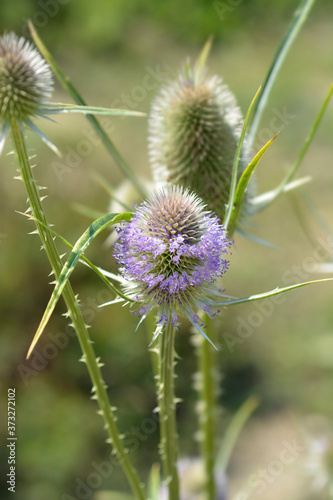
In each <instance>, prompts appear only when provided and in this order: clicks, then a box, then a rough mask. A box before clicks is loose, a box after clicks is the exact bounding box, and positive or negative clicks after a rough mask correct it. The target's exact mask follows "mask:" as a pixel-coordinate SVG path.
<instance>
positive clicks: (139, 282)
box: [114, 185, 231, 331]
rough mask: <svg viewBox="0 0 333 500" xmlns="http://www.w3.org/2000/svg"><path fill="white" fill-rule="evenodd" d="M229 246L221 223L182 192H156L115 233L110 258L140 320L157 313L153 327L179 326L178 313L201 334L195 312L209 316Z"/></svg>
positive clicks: (168, 189) (193, 197)
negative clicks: (112, 257)
mask: <svg viewBox="0 0 333 500" xmlns="http://www.w3.org/2000/svg"><path fill="white" fill-rule="evenodd" d="M230 246H231V243H230V241H229V240H228V239H227V237H226V235H225V229H224V227H223V226H222V225H221V224H220V222H219V219H218V218H217V217H216V216H215V215H214V214H213V213H211V212H207V211H205V210H204V204H203V202H202V201H201V199H200V198H198V197H197V196H196V195H194V194H191V193H190V192H189V191H188V190H187V189H184V188H182V187H180V186H175V185H173V186H168V187H165V188H162V189H160V190H159V191H157V192H155V194H153V195H152V196H151V197H150V198H149V199H148V200H147V201H146V202H144V203H142V204H141V205H140V206H139V207H138V208H137V210H136V212H135V214H134V217H133V219H132V220H131V221H130V222H128V223H125V224H124V226H123V227H122V228H121V229H120V230H119V238H118V240H117V242H116V243H115V246H114V256H115V258H116V260H117V262H118V264H120V266H121V273H122V275H123V277H124V278H125V279H126V280H127V281H128V284H127V285H126V293H127V295H129V296H130V297H131V298H133V299H134V300H135V301H138V302H140V303H141V304H140V308H139V310H138V315H139V316H144V315H147V314H148V313H149V312H150V311H151V310H152V309H153V308H157V321H158V323H159V324H160V325H163V324H172V325H177V326H178V324H179V316H178V315H179V313H181V314H183V315H184V316H186V317H187V318H188V319H189V320H190V321H191V323H192V324H193V325H194V326H196V327H197V328H198V329H199V330H200V331H202V330H201V328H200V327H201V326H202V324H201V321H200V318H199V317H198V316H197V313H196V311H198V310H200V309H201V310H203V311H205V312H206V313H208V314H209V315H210V316H213V310H212V306H213V305H214V300H213V299H214V297H217V296H219V295H220V293H221V290H220V289H219V288H218V286H216V283H215V282H216V280H217V278H219V277H220V276H222V275H223V274H224V273H225V272H226V270H227V269H228V261H227V260H226V259H225V258H224V257H225V255H226V254H227V253H228V252H229V249H230Z"/></svg>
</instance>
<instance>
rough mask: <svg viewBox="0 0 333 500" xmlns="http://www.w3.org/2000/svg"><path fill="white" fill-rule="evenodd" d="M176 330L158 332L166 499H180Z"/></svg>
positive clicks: (160, 407)
mask: <svg viewBox="0 0 333 500" xmlns="http://www.w3.org/2000/svg"><path fill="white" fill-rule="evenodd" d="M175 331H176V328H175V327H174V326H166V327H165V328H164V330H163V332H162V333H161V334H160V346H159V390H158V408H159V419H160V433H161V445H160V446H161V457H162V465H163V472H164V480H165V482H166V484H167V486H168V489H169V500H179V481H178V472H177V459H178V435H177V428H176V400H175V390H174V375H175V374H174V368H175V347H174V343H175Z"/></svg>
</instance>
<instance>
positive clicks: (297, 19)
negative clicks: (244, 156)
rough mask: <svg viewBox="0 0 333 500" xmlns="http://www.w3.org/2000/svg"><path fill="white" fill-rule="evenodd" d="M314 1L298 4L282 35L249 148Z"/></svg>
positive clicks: (250, 132) (260, 100)
mask: <svg viewBox="0 0 333 500" xmlns="http://www.w3.org/2000/svg"><path fill="white" fill-rule="evenodd" d="M314 2H315V0H302V1H301V2H300V4H299V7H298V9H297V10H296V11H295V13H294V16H293V19H292V21H291V23H290V25H289V27H288V29H287V32H286V34H285V35H284V37H283V39H282V41H281V43H280V45H279V47H278V50H277V52H276V54H275V57H274V59H273V63H272V65H271V67H270V69H269V71H268V74H267V77H266V80H265V83H264V85H263V88H262V92H261V94H260V97H259V99H258V101H257V103H256V106H255V108H254V112H253V119H252V123H251V126H250V129H249V135H248V141H249V146H250V147H251V146H252V144H253V143H254V139H255V136H256V133H257V130H258V127H259V124H260V120H261V118H262V115H263V112H264V109H265V107H266V104H267V101H268V97H269V95H270V93H271V90H272V88H273V85H274V83H275V80H276V77H277V75H278V73H279V71H280V69H281V66H282V64H283V62H284V60H285V58H286V56H287V54H288V51H289V49H290V47H291V45H292V44H293V42H294V40H295V39H296V37H297V35H298V33H299V31H300V29H301V27H302V26H303V24H304V22H305V21H306V19H307V17H308V15H309V13H310V10H311V8H312V7H313V5H314Z"/></svg>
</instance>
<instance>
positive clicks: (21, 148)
mask: <svg viewBox="0 0 333 500" xmlns="http://www.w3.org/2000/svg"><path fill="white" fill-rule="evenodd" d="M11 131H12V136H13V142H14V146H15V150H16V153H17V157H18V163H19V168H20V173H21V178H22V181H23V183H24V186H25V189H26V192H27V195H28V198H29V202H30V207H31V210H32V214H33V216H34V217H35V218H36V219H37V220H38V221H41V222H42V223H43V225H42V224H39V223H38V222H36V226H37V231H38V234H39V236H40V239H41V241H42V244H43V247H44V250H45V252H46V254H47V257H48V259H49V262H50V264H51V266H52V269H53V272H54V275H55V277H56V278H58V276H59V274H60V271H61V268H62V263H61V260H60V256H59V253H58V250H57V248H56V246H55V243H54V240H53V236H52V233H51V231H49V230H48V229H47V227H48V223H47V219H46V216H45V213H44V210H43V207H42V204H41V199H40V196H39V192H38V187H37V185H36V181H35V179H34V177H33V173H32V169H31V165H30V161H29V156H28V153H27V149H26V144H25V140H24V136H23V133H22V130H21V128H20V125H19V123H18V122H17V121H16V120H12V122H11ZM63 297H64V300H65V303H66V306H67V309H68V313H69V316H70V318H71V321H72V326H73V328H74V329H75V331H76V334H77V336H78V339H79V343H80V346H81V349H82V352H83V356H82V361H84V362H85V363H86V365H87V368H88V372H89V375H90V378H91V381H92V384H93V393H94V394H93V399H96V400H97V402H98V405H99V414H100V415H101V416H102V418H103V419H104V422H105V428H106V430H107V433H108V442H110V444H112V446H113V449H114V452H115V454H116V455H117V457H118V460H119V463H120V464H121V466H122V467H123V470H124V472H125V474H126V476H127V479H128V481H129V483H130V485H131V487H132V491H133V493H134V495H135V497H136V498H137V499H138V500H145V495H144V492H143V488H142V485H141V483H140V480H139V477H138V475H137V472H136V470H135V469H134V467H133V465H132V463H131V461H130V460H129V457H128V454H127V453H128V450H126V449H125V447H124V445H123V442H122V440H121V437H120V434H119V431H118V428H117V425H116V417H115V415H114V412H113V410H112V408H111V406H110V403H109V399H108V395H107V391H106V384H105V382H104V380H103V378H102V374H101V370H100V367H101V366H102V365H101V363H100V362H99V360H98V359H97V358H96V355H95V352H94V348H93V346H92V341H91V339H90V337H89V333H88V329H87V326H86V324H85V322H84V319H83V316H82V313H81V310H80V308H79V304H78V301H77V300H76V298H75V295H74V292H73V290H72V287H71V285H70V284H69V283H68V284H67V285H66V287H65V289H64V291H63Z"/></svg>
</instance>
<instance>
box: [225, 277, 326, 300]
mask: <svg viewBox="0 0 333 500" xmlns="http://www.w3.org/2000/svg"><path fill="white" fill-rule="evenodd" d="M324 281H333V278H323V279H322V280H313V281H305V282H304V283H297V284H296V285H290V286H286V287H284V288H278V287H277V288H275V289H274V290H270V291H269V292H264V293H258V294H257V295H250V296H249V297H244V298H243V299H235V300H224V301H222V302H215V305H216V306H233V305H236V304H244V303H246V302H253V301H255V300H260V299H266V298H267V297H272V296H273V295H278V294H279V293H284V292H288V291H289V290H294V289H295V288H300V287H301V286H306V285H312V284H314V283H323V282H324Z"/></svg>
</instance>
